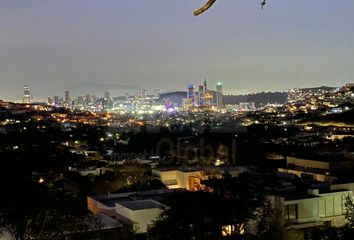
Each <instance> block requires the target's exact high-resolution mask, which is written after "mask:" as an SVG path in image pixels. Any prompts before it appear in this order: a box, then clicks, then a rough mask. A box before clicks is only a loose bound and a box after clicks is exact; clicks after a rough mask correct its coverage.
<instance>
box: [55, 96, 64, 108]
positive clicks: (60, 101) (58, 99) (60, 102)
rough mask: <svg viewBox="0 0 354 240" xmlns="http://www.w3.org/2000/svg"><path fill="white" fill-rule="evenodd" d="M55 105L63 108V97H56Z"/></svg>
mask: <svg viewBox="0 0 354 240" xmlns="http://www.w3.org/2000/svg"><path fill="white" fill-rule="evenodd" d="M53 99H54V105H55V106H56V107H62V106H63V97H60V96H54V98H53Z"/></svg>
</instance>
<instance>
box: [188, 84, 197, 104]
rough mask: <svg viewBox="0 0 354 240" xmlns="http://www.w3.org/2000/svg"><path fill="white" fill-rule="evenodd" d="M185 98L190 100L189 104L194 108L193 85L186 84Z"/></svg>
mask: <svg viewBox="0 0 354 240" xmlns="http://www.w3.org/2000/svg"><path fill="white" fill-rule="evenodd" d="M187 98H188V99H190V103H191V105H192V106H195V103H196V99H195V86H194V84H188V91H187Z"/></svg>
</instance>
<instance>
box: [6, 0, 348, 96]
mask: <svg viewBox="0 0 354 240" xmlns="http://www.w3.org/2000/svg"><path fill="white" fill-rule="evenodd" d="M205 1H206V0H205ZM205 1H204V0H1V1H0V83H1V85H0V99H10V100H16V99H20V98H21V96H22V94H23V93H22V88H23V85H24V84H28V85H30V87H31V89H32V92H33V93H34V94H36V95H38V96H42V97H47V96H50V95H54V94H61V95H63V92H64V89H66V88H68V89H70V90H71V92H72V94H73V95H77V94H84V93H85V92H89V93H96V94H97V95H103V92H104V91H105V90H106V89H110V90H111V91H112V95H114V94H115V93H116V94H118V93H122V92H127V91H130V92H134V91H135V90H134V89H138V88H146V89H147V90H152V89H154V88H160V89H162V90H172V89H176V90H177V89H183V88H184V87H185V86H186V85H187V84H188V83H189V82H195V83H199V82H201V81H202V80H203V79H204V78H207V79H208V81H209V85H214V84H215V83H216V82H217V81H222V82H223V83H224V88H225V91H226V92H227V93H244V92H250V91H260V90H282V89H287V88H293V87H307V86H317V85H331V86H339V85H342V84H344V83H346V82H353V81H354V14H353V13H354V1H353V0H340V1H334V0H296V1H294V0H269V1H268V4H267V5H266V7H265V9H264V10H263V11H262V10H260V5H259V2H260V1H259V0H218V1H217V3H216V5H215V6H214V7H213V8H212V9H211V10H210V11H208V12H207V13H205V14H203V15H201V16H199V17H194V16H193V15H192V12H193V11H194V10H195V9H196V8H198V7H199V6H201V5H202V4H204V2H205Z"/></svg>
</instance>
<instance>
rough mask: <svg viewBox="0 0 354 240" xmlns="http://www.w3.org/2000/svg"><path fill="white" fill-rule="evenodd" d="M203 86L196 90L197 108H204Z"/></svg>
mask: <svg viewBox="0 0 354 240" xmlns="http://www.w3.org/2000/svg"><path fill="white" fill-rule="evenodd" d="M204 95H205V92H204V86H203V85H199V89H198V106H204Z"/></svg>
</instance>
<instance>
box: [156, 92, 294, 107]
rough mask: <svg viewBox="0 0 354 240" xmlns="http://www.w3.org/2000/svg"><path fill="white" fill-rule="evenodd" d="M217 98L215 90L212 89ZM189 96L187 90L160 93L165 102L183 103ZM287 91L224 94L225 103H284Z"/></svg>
mask: <svg viewBox="0 0 354 240" xmlns="http://www.w3.org/2000/svg"><path fill="white" fill-rule="evenodd" d="M211 93H212V94H213V95H214V99H215V98H216V96H215V95H216V94H215V91H211ZM186 96H187V92H185V91H176V92H170V93H163V94H160V99H159V101H160V102H164V101H165V100H166V99H170V100H171V101H172V102H174V103H177V104H178V105H179V106H181V105H182V99H183V98H185V97H186ZM287 98H288V93H287V92H260V93H252V94H243V95H223V101H224V104H239V103H240V102H255V103H256V105H257V106H259V105H261V104H267V103H271V104H272V103H278V104H283V103H285V102H286V101H287Z"/></svg>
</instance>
